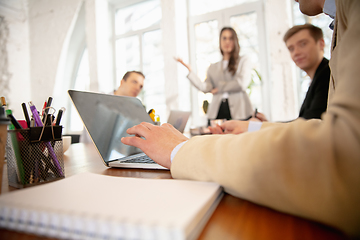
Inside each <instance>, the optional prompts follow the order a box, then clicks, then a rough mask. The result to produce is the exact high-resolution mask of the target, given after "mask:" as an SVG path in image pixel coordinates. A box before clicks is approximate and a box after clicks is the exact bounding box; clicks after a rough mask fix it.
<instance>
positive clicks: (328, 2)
mask: <svg viewBox="0 0 360 240" xmlns="http://www.w3.org/2000/svg"><path fill="white" fill-rule="evenodd" d="M323 12H324V13H325V14H326V15H328V16H330V17H331V18H332V19H334V18H335V14H336V5H335V0H325V3H324V7H323Z"/></svg>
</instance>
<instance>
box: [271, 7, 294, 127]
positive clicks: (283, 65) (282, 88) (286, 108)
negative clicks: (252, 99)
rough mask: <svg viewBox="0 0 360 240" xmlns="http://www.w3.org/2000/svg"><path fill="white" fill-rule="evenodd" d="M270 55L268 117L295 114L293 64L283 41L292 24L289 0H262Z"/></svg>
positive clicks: (280, 118)
mask: <svg viewBox="0 0 360 240" xmlns="http://www.w3.org/2000/svg"><path fill="white" fill-rule="evenodd" d="M265 15H266V17H265V18H266V28H267V35H268V38H267V41H268V52H269V55H270V57H269V59H270V86H271V113H272V116H271V119H272V121H281V120H291V119H294V118H296V117H297V116H298V109H299V108H298V101H297V93H296V88H297V84H296V80H295V79H296V78H295V68H294V64H293V63H292V60H291V58H290V55H289V52H288V50H287V48H286V46H285V43H284V41H283V36H284V34H285V32H286V31H287V30H288V29H289V28H290V27H291V26H292V5H291V1H288V0H287V1H284V0H265Z"/></svg>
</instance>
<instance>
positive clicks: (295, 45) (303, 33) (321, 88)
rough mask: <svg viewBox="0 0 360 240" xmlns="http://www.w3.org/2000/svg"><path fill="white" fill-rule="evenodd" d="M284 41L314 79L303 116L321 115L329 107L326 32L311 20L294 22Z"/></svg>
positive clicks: (308, 92)
mask: <svg viewBox="0 0 360 240" xmlns="http://www.w3.org/2000/svg"><path fill="white" fill-rule="evenodd" d="M284 42H285V44H286V47H287V48H288V49H289V52H290V55H291V58H292V60H293V61H294V63H295V64H296V66H298V67H299V68H301V69H302V70H303V71H305V72H306V73H307V75H308V76H309V77H310V79H311V84H310V86H309V89H308V91H307V93H306V96H305V99H304V102H303V104H302V105H301V108H300V113H299V117H302V118H305V119H312V118H318V119H320V118H321V114H322V113H323V112H325V111H326V107H327V98H328V92H329V79H330V68H329V60H327V59H326V58H324V57H323V56H324V46H325V42H324V37H323V32H322V30H321V29H320V28H318V27H315V26H313V25H311V24H304V25H299V26H294V27H292V28H290V29H289V30H288V31H287V32H286V34H285V36H284Z"/></svg>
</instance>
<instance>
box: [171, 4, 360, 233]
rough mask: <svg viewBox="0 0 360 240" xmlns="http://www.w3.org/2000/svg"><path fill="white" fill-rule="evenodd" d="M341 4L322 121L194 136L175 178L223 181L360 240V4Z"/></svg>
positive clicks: (235, 191) (236, 191)
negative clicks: (328, 91)
mask: <svg viewBox="0 0 360 240" xmlns="http://www.w3.org/2000/svg"><path fill="white" fill-rule="evenodd" d="M336 4H337V16H336V24H335V30H334V33H335V34H336V46H335V48H334V50H333V53H332V59H331V63H330V66H331V71H332V80H331V81H332V82H333V84H332V86H333V89H332V90H331V91H333V94H331V96H332V98H331V99H330V101H329V106H328V111H327V113H325V114H323V116H322V117H323V120H322V121H319V120H309V121H305V120H303V119H297V120H295V121H293V122H291V123H287V124H281V125H274V126H271V127H265V128H264V129H261V130H260V131H257V132H253V133H244V134H240V135H212V136H211V135H210V136H199V137H193V138H191V139H190V140H189V141H188V142H187V143H186V144H184V146H183V147H182V148H181V149H180V150H179V152H178V153H177V154H176V156H175V158H174V159H173V162H172V165H171V173H172V176H173V177H174V178H183V179H194V180H200V181H212V182H217V183H220V184H221V185H222V186H223V187H224V189H225V191H226V192H228V193H230V194H232V195H234V196H237V197H240V198H243V199H247V200H250V201H253V202H255V203H258V204H261V205H265V206H268V207H270V208H274V209H276V210H279V211H283V212H286V213H290V214H294V215H298V216H302V217H305V218H309V219H313V220H316V221H320V222H323V223H325V224H329V225H332V226H335V227H338V228H340V229H341V230H344V231H345V232H347V233H349V234H351V235H358V236H360V207H359V203H360V94H359V93H360V67H359V57H360V41H359V39H360V24H359V23H360V14H359V13H360V1H359V0H337V1H336Z"/></svg>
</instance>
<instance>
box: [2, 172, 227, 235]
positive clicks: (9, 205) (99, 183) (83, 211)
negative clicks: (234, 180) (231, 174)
mask: <svg viewBox="0 0 360 240" xmlns="http://www.w3.org/2000/svg"><path fill="white" fill-rule="evenodd" d="M221 197H222V189H221V187H220V186H219V185H218V184H216V183H210V182H196V181H187V180H173V179H141V178H124V177H111V176H105V175H99V174H93V173H82V174H78V175H75V176H72V177H69V178H66V179H62V180H59V181H56V182H52V183H47V184H44V185H40V186H35V187H31V188H27V189H23V190H18V191H15V192H11V193H7V194H5V195H2V196H0V227H2V228H7V229H13V230H16V231H24V232H29V233H33V234H38V235H43V236H48V237H56V238H61V239H196V238H197V237H198V236H199V234H200V232H201V231H202V229H203V227H204V226H205V224H206V222H207V220H208V219H209V218H210V216H211V214H212V212H213V211H214V210H215V208H216V206H217V204H218V203H219V201H220V200H221Z"/></svg>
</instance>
